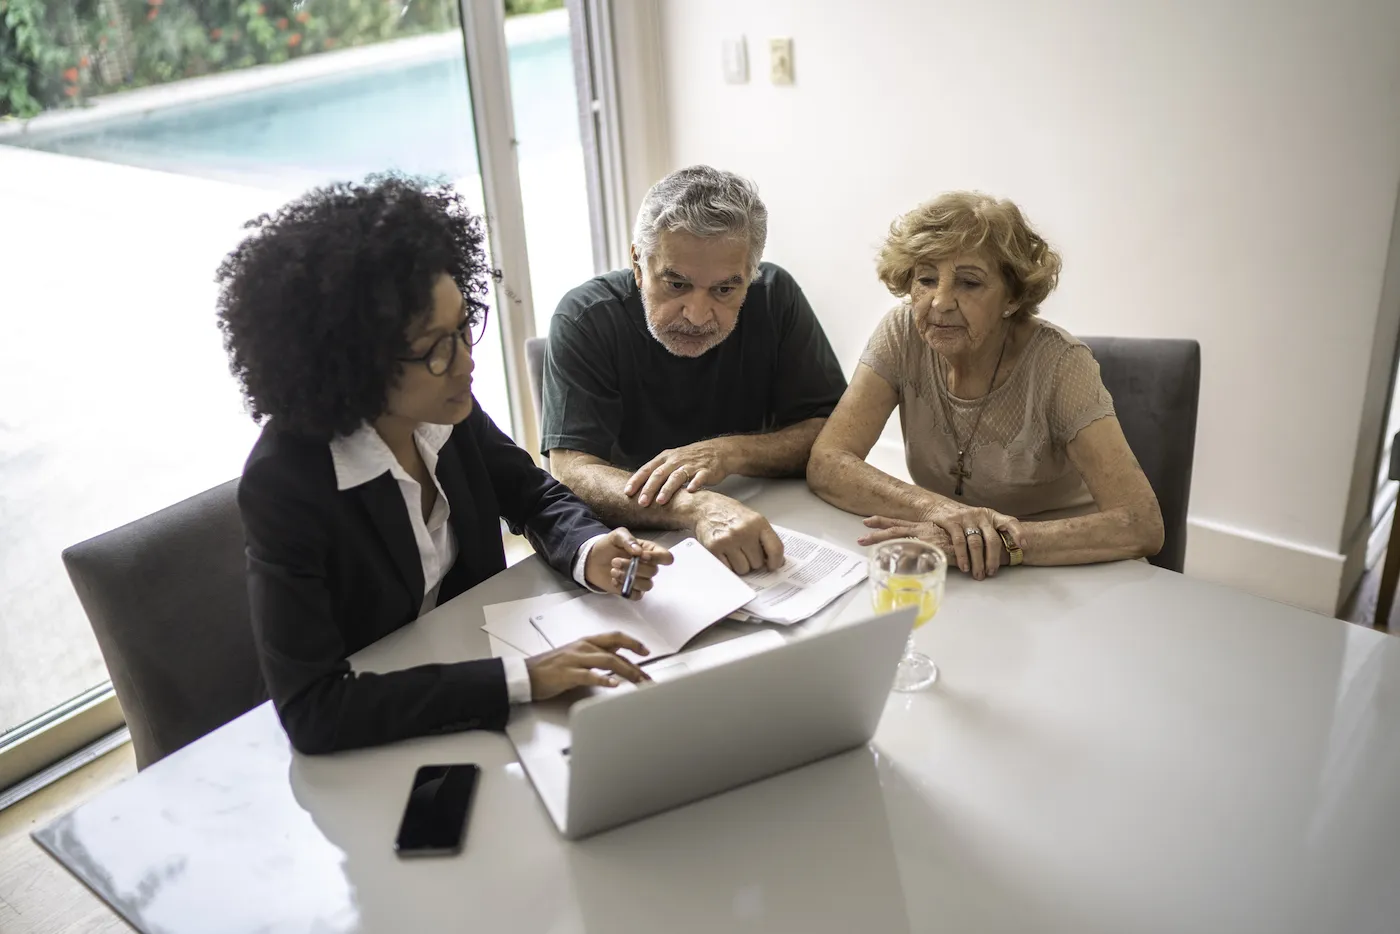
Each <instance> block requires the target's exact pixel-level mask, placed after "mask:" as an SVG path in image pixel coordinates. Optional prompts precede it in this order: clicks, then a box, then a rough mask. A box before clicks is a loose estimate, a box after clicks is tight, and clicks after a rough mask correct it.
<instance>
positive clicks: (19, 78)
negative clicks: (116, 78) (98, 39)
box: [0, 0, 96, 117]
mask: <svg viewBox="0 0 1400 934" xmlns="http://www.w3.org/2000/svg"><path fill="white" fill-rule="evenodd" d="M95 6H96V3H95V2H81V0H80V2H74V0H0V117H4V116H7V115H10V114H13V115H15V116H20V117H30V116H33V115H34V114H37V113H39V112H40V111H41V110H43V109H44V108H45V107H46V106H52V105H53V104H54V103H56V102H59V101H62V100H63V99H64V98H65V97H67V98H76V97H77V96H78V93H79V92H78V88H77V78H78V67H79V61H80V58H81V54H80V53H79V52H77V51H75V50H74V49H73V48H72V43H71V41H64V40H63V39H61V38H60V36H61V35H62V34H63V33H65V32H66V33H68V34H69V38H70V39H71V38H72V37H73V36H75V35H77V33H78V29H79V26H78V24H79V21H80V17H81V16H83V15H87V14H90V13H91V12H92V10H93V8H94V7H95Z"/></svg>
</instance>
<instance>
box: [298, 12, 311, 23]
mask: <svg viewBox="0 0 1400 934" xmlns="http://www.w3.org/2000/svg"><path fill="white" fill-rule="evenodd" d="M310 18H311V14H310V13H308V12H306V11H305V10H302V11H301V12H300V13H298V14H297V22H298V23H305V22H306V21H307V20H309V19H310Z"/></svg>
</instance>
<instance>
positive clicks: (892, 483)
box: [807, 447, 938, 522]
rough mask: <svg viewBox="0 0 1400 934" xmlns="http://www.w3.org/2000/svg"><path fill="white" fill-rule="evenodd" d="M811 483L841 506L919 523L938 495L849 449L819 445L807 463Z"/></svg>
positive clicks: (815, 489) (830, 500)
mask: <svg viewBox="0 0 1400 934" xmlns="http://www.w3.org/2000/svg"><path fill="white" fill-rule="evenodd" d="M807 485H808V486H810V487H811V488H812V492H813V493H816V494H817V495H818V496H820V497H821V498H822V499H824V500H826V501H827V502H828V503H830V504H831V505H833V506H835V507H836V508H838V509H843V510H845V511H846V512H853V513H855V514H856V515H859V516H885V517H887V518H890V519H907V520H909V521H911V522H918V521H921V520H923V519H924V518H926V516H927V513H928V511H929V509H930V508H931V507H932V506H933V505H934V503H935V500H936V499H937V498H938V497H937V496H936V495H935V494H934V493H931V492H929V491H928V490H925V489H924V488H922V487H917V486H914V485H913V484H910V483H905V482H904V481H902V480H897V479H895V478H894V477H891V476H890V475H889V474H887V473H885V472H884V471H883V470H880V469H879V468H878V467H873V466H871V465H870V464H868V463H866V462H865V460H864V459H863V458H860V457H857V456H856V455H854V454H852V453H851V452H849V451H842V450H833V449H827V448H822V447H815V448H813V450H812V459H811V461H810V462H809V463H808V465H807Z"/></svg>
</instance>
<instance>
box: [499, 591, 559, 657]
mask: <svg viewBox="0 0 1400 934" xmlns="http://www.w3.org/2000/svg"><path fill="white" fill-rule="evenodd" d="M575 595H576V594H575V593H570V592H567V591H566V592H564V593H546V594H540V595H539V596H538V597H526V598H525V599H524V600H511V601H509V602H507V603H493V604H491V605H490V606H486V607H482V609H481V615H482V616H484V617H486V625H484V626H482V627H481V628H482V629H483V630H485V631H486V634H487V635H490V636H495V637H496V638H497V639H500V640H501V641H502V642H504V643H506V644H507V645H509V646H510V647H511V648H513V649H515V650H516V651H517V652H519V653H520V654H521V655H524V656H527V657H528V656H531V655H539V654H540V653H541V652H548V651H549V650H550V649H551V648H553V646H551V645H550V644H549V643H548V642H546V641H545V638H544V636H542V635H540V633H539V630H537V629H535V627H534V626H532V625H530V617H531V616H533V615H535V614H536V613H538V612H540V611H541V610H544V609H546V608H548V607H552V606H558V605H559V604H561V603H564V602H566V601H568V600H572V599H574V597H575Z"/></svg>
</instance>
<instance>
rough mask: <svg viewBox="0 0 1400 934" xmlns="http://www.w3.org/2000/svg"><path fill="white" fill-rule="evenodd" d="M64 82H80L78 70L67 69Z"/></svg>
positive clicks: (64, 73)
mask: <svg viewBox="0 0 1400 934" xmlns="http://www.w3.org/2000/svg"><path fill="white" fill-rule="evenodd" d="M63 80H64V81H77V80H78V69H76V68H68V69H66V70H65V71H64V72H63Z"/></svg>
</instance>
